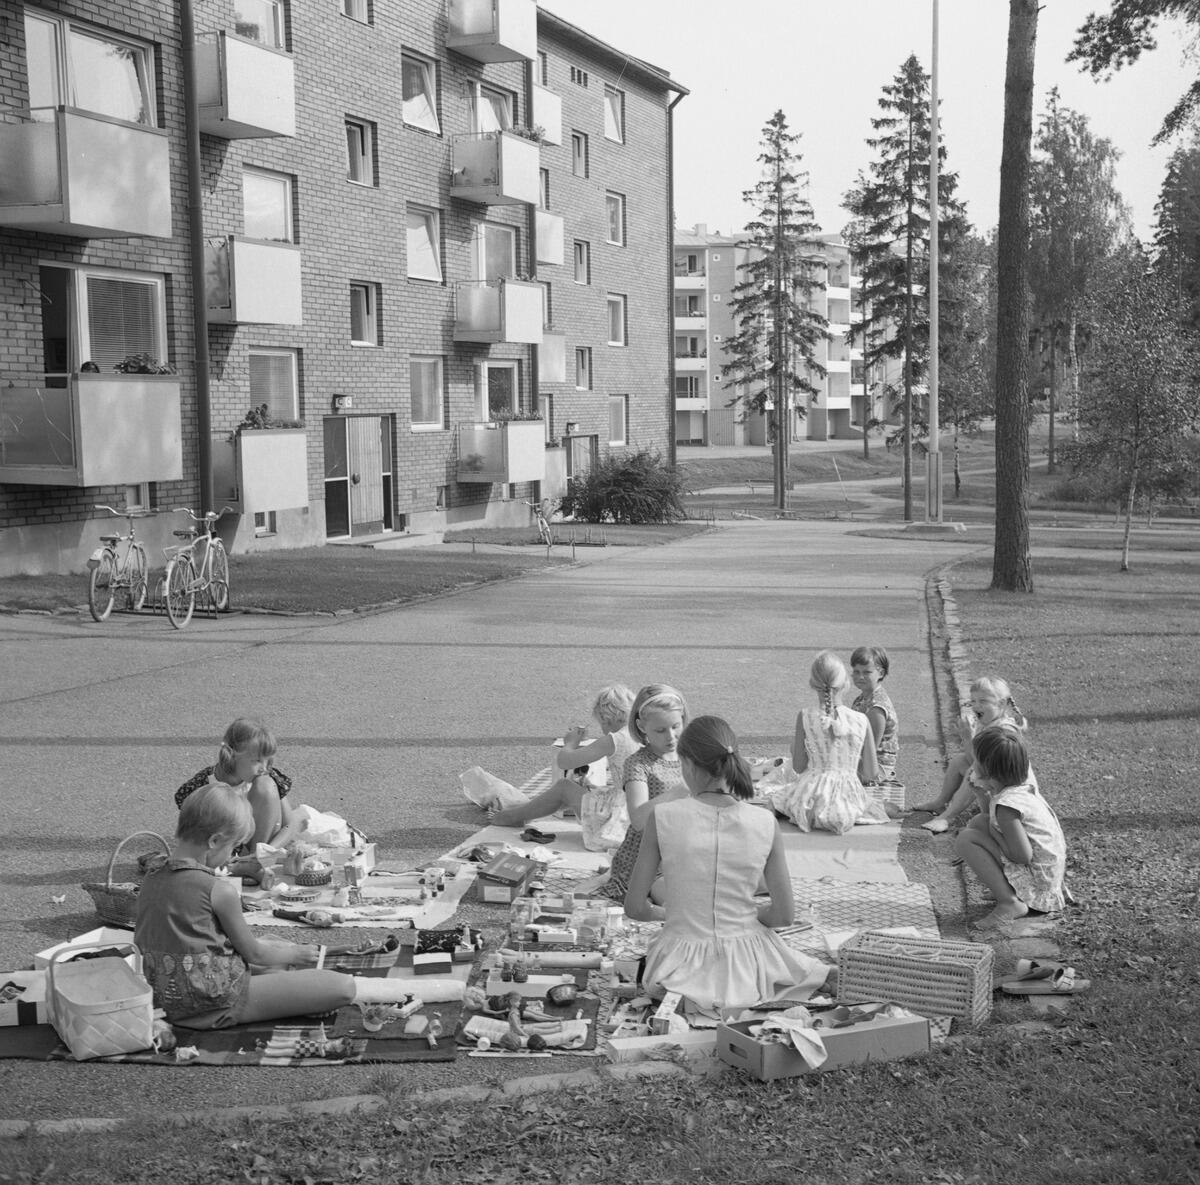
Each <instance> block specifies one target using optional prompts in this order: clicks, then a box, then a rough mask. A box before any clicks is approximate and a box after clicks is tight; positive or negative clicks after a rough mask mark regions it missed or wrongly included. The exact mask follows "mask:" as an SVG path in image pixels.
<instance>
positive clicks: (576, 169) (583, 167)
mask: <svg viewBox="0 0 1200 1185" xmlns="http://www.w3.org/2000/svg"><path fill="white" fill-rule="evenodd" d="M587 140H588V138H587V136H586V135H584V133H583V132H572V133H571V172H572V173H574V174H575V176H576V177H586V176H587V175H588V142H587Z"/></svg>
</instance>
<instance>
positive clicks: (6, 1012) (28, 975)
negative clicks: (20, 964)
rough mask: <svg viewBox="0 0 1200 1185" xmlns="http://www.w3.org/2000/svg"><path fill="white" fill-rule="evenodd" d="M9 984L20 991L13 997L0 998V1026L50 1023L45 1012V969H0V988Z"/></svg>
mask: <svg viewBox="0 0 1200 1185" xmlns="http://www.w3.org/2000/svg"><path fill="white" fill-rule="evenodd" d="M9 985H12V986H13V987H15V988H19V989H21V991H20V995H18V996H16V997H15V998H14V999H11V1000H7V1001H4V1000H0V1026H9V1025H48V1024H49V1023H50V1017H49V1014H48V1013H47V1012H46V973H45V971H0V989H3V988H5V987H7V986H9ZM2 994H3V995H9V994H11V993H10V992H3V993H2Z"/></svg>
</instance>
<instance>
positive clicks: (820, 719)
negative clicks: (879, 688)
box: [768, 650, 888, 835]
mask: <svg viewBox="0 0 1200 1185" xmlns="http://www.w3.org/2000/svg"><path fill="white" fill-rule="evenodd" d="M849 682H850V676H849V675H848V674H847V673H846V667H845V665H844V664H843V663H842V660H841V659H840V658H838V656H837V655H836V654H834V653H833V651H832V650H822V651H821V653H820V654H818V655H817V657H816V659H815V660H814V661H813V665H812V671H811V673H810V675H809V680H808V685H809V687H811V688H812V689H813V690H814V691H815V692H816V693H817V703H816V706H815V707H811V708H803V709H801V711H800V713H799V715H798V716H797V717H796V735H795V739H794V740H793V743H792V767H793V769H794V770H795V773H796V778H795V780H793V781H790V782H787V783H785V784H784V785H782V786H779V787H777V788H776V789H774V790H772V791H771V792H770V794H769V795H768V800H769V801H770V804H771V806H772V807H774V809H775V811H776V812H777V813H778V814H781V815H783V816H785V817H786V818H788V819H790V820H791V821H792V822H793V823H795V824H796V826H797V827H799V828H800V830H801V831H813V830H820V831H832V832H833V833H834V834H835V835H844V834H845V833H846V832H847V831H849V830H850V828H851V827H853V826H854V825H855V824H856V823H886V822H887V821H888V814H887V811H886V810H885V809H884V807H883V805H882V804H881V803H878V802H876V801H875V800H874V799H873V798H872V797H871V796H870V794H868V793H867V790H866V788H865V787H864V786H863V784H862V782H861V781H860V780H859V769H860V768H861V769H862V772H863V776H864V777H865V778H866V779H867V781H869V782H874V781H878V778H879V770H878V766H877V765H876V763H875V746H874V745H873V744H869V743H868V737H870V735H871V726H870V724H869V723H868V721H867V717H866V716H864V715H863V714H862V713H861V712H855V711H854V710H853V709H851V708H847V707H846V706H845V705H844V704H839V703H838V697H839V696H840V695H841V694H842V692H843V691H844V690H845V689H846V687H847V686H848V684H849Z"/></svg>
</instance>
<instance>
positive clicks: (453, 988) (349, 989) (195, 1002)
mask: <svg viewBox="0 0 1200 1185" xmlns="http://www.w3.org/2000/svg"><path fill="white" fill-rule="evenodd" d="M253 833H254V813H253V811H252V810H251V807H250V803H249V801H248V800H247V798H246V796H245V794H243V793H241V792H240V791H238V790H236V789H234V788H233V787H231V786H223V785H212V786H205V787H202V788H201V789H199V790H196V791H195V792H194V793H192V794H189V795H188V797H187V798H186V800H185V801H184V803H183V805H182V806H181V808H180V811H179V820H178V823H177V825H176V828H175V836H176V840H177V842H176V844H175V848H174V851H173V852H172V854H171V856H170V858H169V859H168V860H167V862H166V863H165V864H164V865H163V866H162V867H161V868H159V869H158V870H157V871H155V872H152V873H150V874H149V875H148V876H147V877H146V879H145V880H144V881H143V882H142V887H141V891H140V892H139V894H138V904H137V915H136V921H135V923H134V931H133V938H134V942H136V943H137V946H138V948H139V949H140V950H141V952H142V958H143V962H144V970H145V975H146V979H147V980H149V982H150V986H151V987H152V988H153V989H154V1005H155V1007H156V1008H161V1009H163V1011H164V1013H165V1014H166V1018H167V1020H168V1021H169V1022H170V1023H171V1024H173V1025H179V1026H181V1027H183V1028H189V1029H223V1028H228V1027H229V1026H231V1025H239V1024H248V1023H250V1022H252V1021H259V1020H273V1019H276V1018H279V1017H290V1016H306V1015H311V1014H315V1013H322V1012H330V1011H332V1010H333V1009H335V1008H340V1007H342V1006H343V1005H346V1004H381V1003H383V1004H393V1003H401V1002H403V1001H405V1000H407V999H408V998H409V997H410V996H413V995H419V996H420V997H421V998H422V999H424V1000H429V1001H432V1000H438V999H441V1000H449V999H453V998H457V999H462V989H463V985H462V984H461V983H459V982H458V981H457V980H455V981H446V980H439V981H438V982H437V983H436V984H435V983H433V982H432V981H431V982H430V983H428V984H426V983H421V984H417V985H414V983H413V981H411V980H401V979H379V978H358V977H356V976H352V975H343V974H340V973H339V972H335V971H324V970H319V969H318V968H319V967H320V964H321V962H322V961H323V955H322V949H323V948H321V947H319V946H314V945H310V944H305V943H295V942H278V941H270V940H267V939H265V938H259V937H257V936H256V935H255V934H254V932H253V931H252V930H251V929H250V927H249V926H247V925H246V922H245V919H244V918H243V916H242V898H241V892H240V888H239V882H238V881H237V880H235V879H234V878H232V877H229V876H221V875H219V874H218V869H221V868H223V867H224V866H225V865H226V864H228V862H229V859H230V857H231V856H232V854H233V851H234V849H235V848H236V847H237V846H238V845H239V844H242V843H244V842H245V841H246V840H248V839H249V838H250V837H251V835H253ZM288 968H297V969H296V970H288ZM266 972H273V973H274V974H266Z"/></svg>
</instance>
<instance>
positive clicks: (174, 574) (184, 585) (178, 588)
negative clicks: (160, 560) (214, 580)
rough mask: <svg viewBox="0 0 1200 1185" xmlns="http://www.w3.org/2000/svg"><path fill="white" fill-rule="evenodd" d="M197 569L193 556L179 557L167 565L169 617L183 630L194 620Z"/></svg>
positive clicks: (177, 627) (173, 623)
mask: <svg viewBox="0 0 1200 1185" xmlns="http://www.w3.org/2000/svg"><path fill="white" fill-rule="evenodd" d="M195 580H196V569H195V568H193V567H192V558H191V556H177V557H176V558H175V559H173V560H172V561H171V562H170V563H169V564H168V565H167V617H169V618H170V620H171V624H172V625H173V626H174V627H175V628H176V629H177V630H181V629H183V627H184V626H185V625H187V623H188V622H189V621H191V620H192V610H194V609H195V608H196V590H195V589H194V588H193V587H192V586H193V584H194V583H195Z"/></svg>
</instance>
